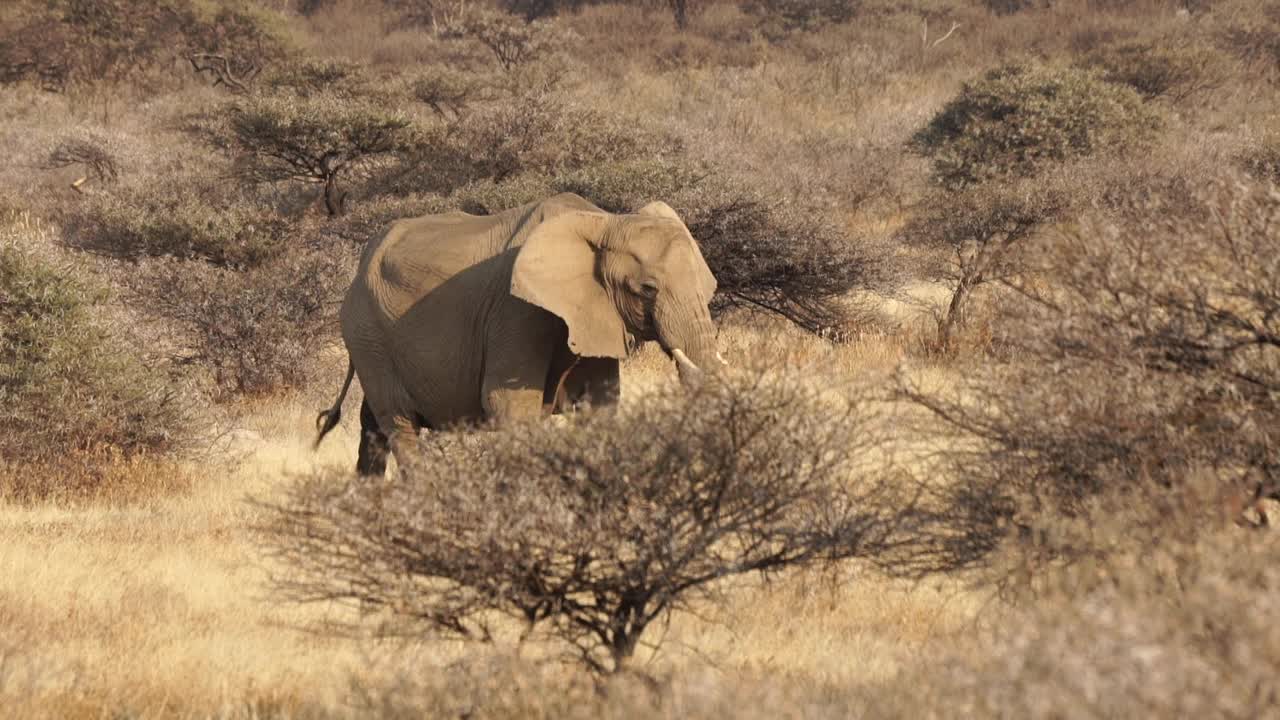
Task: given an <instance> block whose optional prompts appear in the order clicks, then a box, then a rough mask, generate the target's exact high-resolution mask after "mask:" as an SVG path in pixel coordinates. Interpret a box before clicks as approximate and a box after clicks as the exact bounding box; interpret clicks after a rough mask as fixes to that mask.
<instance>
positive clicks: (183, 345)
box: [130, 248, 353, 396]
mask: <svg viewBox="0 0 1280 720" xmlns="http://www.w3.org/2000/svg"><path fill="white" fill-rule="evenodd" d="M352 271H353V266H352V257H351V256H350V254H349V253H346V252H340V251H338V250H337V249H335V248H324V249H321V250H311V251H296V252H291V253H289V254H286V255H283V256H281V257H279V258H277V259H275V260H273V261H272V262H270V263H266V264H263V265H260V266H258V267H255V268H253V269H252V270H248V271H245V272H235V271H231V270H227V269H224V268H217V267H211V266H209V265H208V264H206V263H201V262H182V261H172V260H171V261H157V262H152V263H149V264H146V265H144V266H142V267H141V268H140V269H139V271H138V272H137V273H136V274H135V276H134V277H133V278H132V280H131V281H130V282H131V285H132V289H133V291H134V293H135V294H136V295H137V296H138V297H137V301H138V305H139V308H140V310H142V311H143V312H145V313H147V314H148V315H150V316H152V317H153V318H155V319H157V320H159V321H163V322H165V323H171V324H172V325H173V326H175V327H176V328H177V329H178V337H176V338H174V339H173V342H174V343H175V344H176V345H177V348H178V349H177V354H176V357H175V358H174V359H175V361H177V362H179V363H184V364H186V363H194V364H196V365H198V366H199V367H200V368H201V369H203V370H204V371H207V372H208V373H209V374H210V375H211V376H212V379H213V382H214V384H215V386H216V388H217V390H218V392H219V393H220V394H222V395H224V396H226V395H231V394H264V393H270V392H278V391H280V390H284V389H287V388H297V387H301V386H302V385H303V384H304V382H305V381H306V380H308V379H309V378H310V377H311V372H312V371H313V370H314V369H315V368H314V365H315V361H316V358H317V355H318V354H319V351H320V350H321V349H322V348H324V347H325V346H326V345H327V344H328V343H332V342H333V341H334V339H335V337H336V332H335V329H336V319H337V312H338V305H339V302H340V300H341V297H342V293H343V292H344V291H345V290H346V287H347V285H348V284H349V283H350V280H351V274H352Z"/></svg>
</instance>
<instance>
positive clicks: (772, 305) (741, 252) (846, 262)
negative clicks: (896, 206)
mask: <svg viewBox="0 0 1280 720" xmlns="http://www.w3.org/2000/svg"><path fill="white" fill-rule="evenodd" d="M668 202H669V203H670V204H671V205H672V206H673V207H675V209H676V210H677V211H678V212H680V214H681V216H682V217H683V218H684V221H685V223H686V224H687V225H688V226H689V231H690V232H691V233H692V234H693V236H694V237H695V238H697V239H698V243H699V244H700V245H701V247H702V251H703V255H704V256H705V257H706V260H707V264H708V265H709V266H710V267H711V271H712V272H713V273H714V274H715V276H716V281H717V283H718V285H717V289H716V296H715V298H714V299H713V301H712V308H713V309H714V310H716V311H724V310H728V309H731V308H742V309H748V310H759V311H764V312H768V313H773V314H777V315H781V316H782V317H785V318H787V319H788V320H790V321H791V322H793V323H795V324H796V325H798V326H800V327H802V328H804V329H806V330H809V331H811V332H827V331H840V330H844V329H845V325H846V323H847V321H848V316H847V314H846V310H847V308H846V306H845V304H844V302H843V300H844V297H845V296H846V295H848V293H849V292H850V291H852V290H855V289H856V290H869V291H888V290H890V289H892V288H893V287H894V286H895V285H896V284H897V282H898V281H899V280H900V276H899V268H898V267H897V265H896V263H895V262H894V260H893V257H892V255H891V253H890V252H889V249H888V247H887V245H886V244H885V243H884V241H883V239H881V238H877V237H874V236H870V235H862V236H854V235H850V234H849V233H848V232H846V231H844V230H842V229H841V228H839V227H838V226H837V225H836V224H835V218H833V217H831V213H830V212H826V211H823V210H821V209H816V208H812V207H807V206H805V205H803V204H801V203H799V202H788V201H786V200H783V199H779V198H775V197H770V196H768V195H766V194H764V193H761V192H758V191H754V190H752V189H750V188H748V187H745V186H744V185H743V184H741V183H736V182H733V181H732V180H727V179H725V178H719V177H715V176H713V177H711V178H708V179H707V180H705V181H703V182H700V183H698V184H695V185H693V186H691V187H690V188H688V189H686V190H685V191H683V192H681V193H678V194H676V195H675V196H674V197H672V198H671V199H669V200H668Z"/></svg>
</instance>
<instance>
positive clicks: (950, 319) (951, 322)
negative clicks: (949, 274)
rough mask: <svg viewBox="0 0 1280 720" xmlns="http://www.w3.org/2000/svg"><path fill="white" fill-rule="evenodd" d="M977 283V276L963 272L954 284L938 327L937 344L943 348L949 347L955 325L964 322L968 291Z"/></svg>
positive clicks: (947, 348)
mask: <svg viewBox="0 0 1280 720" xmlns="http://www.w3.org/2000/svg"><path fill="white" fill-rule="evenodd" d="M977 284H978V276H977V274H974V273H965V274H964V275H961V276H960V282H959V283H958V284H957V285H956V290H955V292H954V293H952V294H951V305H950V306H948V307H947V315H946V317H944V318H943V319H942V324H941V325H940V326H939V327H938V344H939V345H941V347H942V349H943V350H949V349H950V348H951V334H952V332H953V331H954V330H955V328H956V326H957V325H961V324H963V323H964V306H965V302H966V301H967V300H968V299H969V293H970V292H972V291H973V288H974V286H975V285H977Z"/></svg>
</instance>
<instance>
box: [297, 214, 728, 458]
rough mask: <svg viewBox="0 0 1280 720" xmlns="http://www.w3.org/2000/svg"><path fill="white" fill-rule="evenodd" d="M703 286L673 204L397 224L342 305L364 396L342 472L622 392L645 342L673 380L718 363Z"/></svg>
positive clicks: (326, 414)
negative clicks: (665, 360)
mask: <svg viewBox="0 0 1280 720" xmlns="http://www.w3.org/2000/svg"><path fill="white" fill-rule="evenodd" d="M715 290H716V279H715V277H714V276H713V275H712V273H711V270H710V268H709V267H707V263H706V260H705V259H704V258H703V256H702V252H701V251H700V250H699V248H698V244H697V242H696V241H695V240H694V239H693V236H692V235H691V234H690V233H689V230H688V228H687V227H686V226H685V224H684V222H683V221H681V219H680V217H679V216H678V215H677V214H676V212H675V211H674V210H672V209H671V207H670V206H668V205H667V204H666V203H663V202H653V203H650V204H648V205H646V206H644V207H642V208H640V209H639V210H637V211H636V212H634V213H632V214H612V213H608V212H606V211H604V210H601V209H600V208H598V207H596V206H595V205H594V204H592V203H590V202H588V201H587V200H585V199H583V198H582V197H579V196H578V195H574V194H572V193H563V194H559V195H555V196H553V197H550V198H548V199H545V200H542V201H540V202H533V203H529V204H527V205H523V206H520V207H516V208H512V209H510V210H507V211H504V212H501V213H498V214H495V215H485V216H481V215H471V214H468V213H464V212H457V211H455V212H447V213H443V214H437V215H426V216H422V217H417V218H410V219H405V220H399V221H397V222H395V223H394V224H393V225H392V227H391V228H390V230H389V231H388V232H387V233H386V235H384V236H383V237H382V238H381V239H380V240H375V241H372V242H370V243H369V244H368V245H367V246H366V247H365V249H364V251H363V253H362V255H361V258H360V263H359V269H358V270H357V272H356V277H355V280H354V281H353V282H352V284H351V287H350V289H349V290H348V291H347V294H346V297H345V299H344V301H343V303H342V309H341V314H340V317H341V325H342V339H343V342H344V344H345V345H346V349H347V353H348V359H349V361H348V366H347V374H346V379H345V380H344V382H343V385H342V390H341V391H340V393H339V395H338V398H337V401H336V402H335V404H334V405H333V407H331V408H329V409H328V410H324V411H322V412H321V413H320V415H319V417H318V418H317V420H316V425H317V430H318V435H317V437H316V441H315V442H316V446H317V447H318V446H319V444H320V441H321V440H322V439H323V438H324V436H325V434H326V433H328V432H329V431H330V430H332V429H333V427H334V426H335V425H337V423H338V421H339V419H340V417H341V407H342V403H343V400H344V399H345V398H346V394H347V390H348V389H349V388H350V385H351V379H352V376H353V374H354V375H355V376H356V377H358V378H359V380H360V384H361V386H362V387H363V388H364V393H365V400H364V403H363V404H362V406H361V408H360V431H361V439H360V444H359V453H358V460H357V462H356V471H357V473H359V474H360V475H364V476H381V475H383V474H384V473H385V472H386V463H387V455H388V452H390V453H391V454H392V455H393V456H394V457H395V458H396V459H397V460H398V461H401V462H403V461H404V460H405V459H406V458H405V456H404V455H403V453H404V452H405V451H406V450H407V449H408V448H410V447H414V445H413V443H416V440H417V436H418V433H419V431H421V430H422V429H424V428H425V429H428V430H439V429H443V428H445V427H449V426H452V425H455V424H459V423H463V424H465V423H484V422H492V423H494V424H496V425H499V426H501V425H503V424H506V423H510V422H512V421H516V420H521V419H528V418H538V417H542V416H545V415H550V414H555V413H560V412H563V411H565V410H566V409H571V408H572V407H574V406H576V405H578V404H580V403H583V402H586V403H589V404H590V405H592V406H608V405H612V404H615V403H616V402H617V401H618V397H619V394H620V392H621V386H620V379H619V360H620V359H622V358H623V357H625V356H626V355H627V354H628V353H629V352H631V351H632V350H634V348H635V347H637V345H638V344H639V343H640V342H645V341H656V342H657V343H658V344H659V345H660V346H661V347H662V349H663V351H664V352H665V353H666V354H667V355H668V356H669V357H670V358H671V359H672V360H674V361H675V364H676V366H677V370H678V374H679V377H680V379H681V380H682V381H683V382H684V383H686V384H696V383H698V382H699V379H700V378H701V376H702V375H703V373H704V372H706V371H708V370H710V369H715V368H718V366H720V365H721V364H723V363H724V360H723V358H721V357H720V355H719V354H718V353H717V352H716V348H715V345H716V329H715V324H714V323H713V321H712V318H711V313H710V309H709V302H710V300H711V296H712V294H713V293H714V292H715Z"/></svg>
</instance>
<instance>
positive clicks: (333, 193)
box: [324, 173, 346, 217]
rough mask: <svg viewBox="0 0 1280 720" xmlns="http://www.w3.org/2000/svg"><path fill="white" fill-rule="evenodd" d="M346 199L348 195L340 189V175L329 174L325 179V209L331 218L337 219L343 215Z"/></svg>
mask: <svg viewBox="0 0 1280 720" xmlns="http://www.w3.org/2000/svg"><path fill="white" fill-rule="evenodd" d="M345 199H346V193H344V192H342V191H341V190H339V189H338V174H337V173H329V174H328V175H326V176H325V179H324V209H325V210H327V211H328V212H329V217H337V216H339V215H341V214H342V205H343V200H345Z"/></svg>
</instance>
